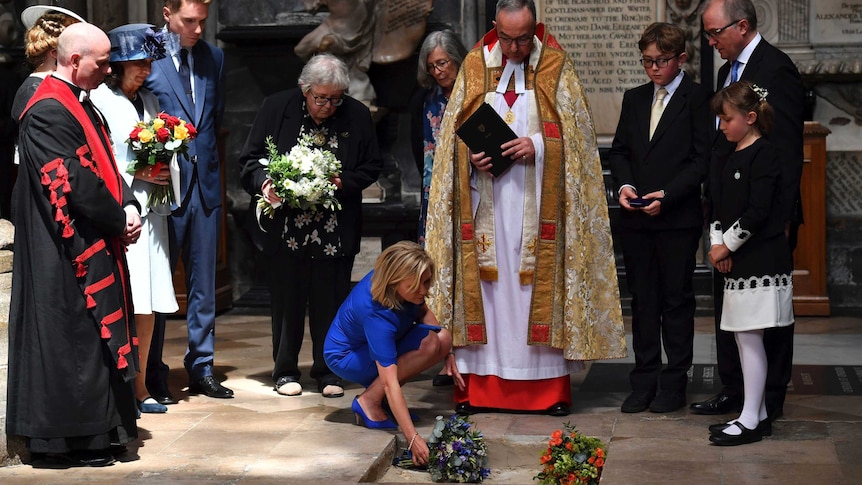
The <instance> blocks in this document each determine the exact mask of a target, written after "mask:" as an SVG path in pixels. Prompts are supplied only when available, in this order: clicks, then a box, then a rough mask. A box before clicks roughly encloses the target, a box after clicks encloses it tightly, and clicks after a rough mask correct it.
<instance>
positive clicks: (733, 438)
mask: <svg viewBox="0 0 862 485" xmlns="http://www.w3.org/2000/svg"><path fill="white" fill-rule="evenodd" d="M731 426H736V427H738V428H739V429H741V430H742V433H740V434H738V435H731V434H725V432H724V431H721V432H719V433H716V434H712V435H710V436H709V441H711V442H713V443H715V444H716V445H718V446H737V445H746V444H748V443H754V442H757V441H760V440H762V439H763V433H762V432H761V431H758V429H757V428H759V427H760V426H757V427H756V428H754V429H748V428H746V427H745V426H743V425H742V423H740V422H739V421H735V422H734V423H733V424H732V425H731Z"/></svg>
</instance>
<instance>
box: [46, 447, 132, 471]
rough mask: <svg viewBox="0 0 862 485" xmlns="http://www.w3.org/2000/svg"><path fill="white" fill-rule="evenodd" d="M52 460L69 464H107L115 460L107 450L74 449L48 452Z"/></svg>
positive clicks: (95, 465) (94, 465) (92, 465)
mask: <svg viewBox="0 0 862 485" xmlns="http://www.w3.org/2000/svg"><path fill="white" fill-rule="evenodd" d="M48 457H49V458H50V459H52V460H54V461H57V462H60V463H63V464H65V465H69V466H91V467H100V466H108V465H110V464H112V463H114V462H115V461H116V459H115V458H114V456H113V455H112V454H111V453H110V452H109V451H108V450H76V451H70V452H68V453H57V454H50V455H48Z"/></svg>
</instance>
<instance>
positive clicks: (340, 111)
mask: <svg viewBox="0 0 862 485" xmlns="http://www.w3.org/2000/svg"><path fill="white" fill-rule="evenodd" d="M298 85H299V86H298V87H297V88H293V89H289V90H286V91H281V92H278V93H275V94H273V95H271V96H269V97H267V98H266V99H265V100H264V102H263V104H262V105H261V108H260V110H259V111H258V114H257V117H256V118H255V121H254V125H253V126H252V128H251V131H250V132H249V135H248V138H247V139H246V142H245V146H244V147H243V149H242V153H241V154H240V159H239V164H240V177H241V181H242V185H243V187H244V188H245V190H246V191H247V192H248V193H250V194H252V195H253V196H256V197H258V200H259V204H258V208H259V209H260V210H259V213H260V218H259V222H260V225H261V228H262V229H263V230H264V231H266V238H265V242H264V247H263V252H264V254H265V255H266V256H267V261H268V267H269V268H270V275H269V281H270V285H269V287H270V300H271V303H270V311H271V315H272V355H273V360H274V367H273V371H272V378H273V381H274V383H275V386H274V387H275V390H276V391H277V392H278V393H279V394H282V395H286V396H298V395H300V394H302V386H301V385H300V377H301V372H300V370H299V362H298V360H299V350H300V347H301V345H302V339H303V335H304V329H305V314H306V309H307V310H308V320H309V328H310V330H311V339H312V345H313V347H314V348H313V356H314V363H313V365H312V367H311V378H313V379H314V380H316V381H317V390H318V392H320V393H321V394H322V395H323V397H341V396H343V395H344V389H343V385H342V382H341V379H340V378H339V377H338V376H336V375H335V374H334V373H333V372H332V371H331V370H330V369H329V367H328V366H327V365H326V362H325V361H324V358H323V342H324V340H325V338H326V333H327V331H328V330H329V326H330V324H331V323H332V320H333V318H334V317H335V313H336V311H337V310H338V307H339V306H340V305H341V302H342V301H343V300H344V299H345V298H346V297H347V294H348V293H349V292H350V273H351V271H352V269H353V260H354V258H355V256H356V254H357V253H358V252H359V239H360V236H361V234H362V190H363V189H364V188H366V187H368V186H369V185H371V184H372V183H373V182H374V181H376V180H377V177H378V176H379V175H380V171H381V169H382V168H383V160H382V159H381V157H380V154H379V152H378V148H377V139H376V136H375V134H374V124H373V122H372V120H371V114H370V112H369V111H368V108H367V107H366V106H365V105H364V104H362V103H360V102H359V101H356V100H355V99H353V98H351V97H349V96H347V95H346V91H347V86H348V85H349V78H348V74H347V66H346V65H345V64H344V62H342V61H341V60H340V59H338V58H337V57H335V56H332V55H330V54H319V55H317V56H314V57H312V58H311V60H309V61H308V63H307V64H306V65H305V67H304V68H303V70H302V72H301V73H300V75H299V81H298Z"/></svg>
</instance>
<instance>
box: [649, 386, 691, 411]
mask: <svg viewBox="0 0 862 485" xmlns="http://www.w3.org/2000/svg"><path fill="white" fill-rule="evenodd" d="M683 406H685V393H684V392H677V391H662V392H659V393H658V396H656V397H655V399H653V401H652V403H650V405H649V410H650V411H652V412H654V413H672V412H674V411H676V410H677V409H682V408H683Z"/></svg>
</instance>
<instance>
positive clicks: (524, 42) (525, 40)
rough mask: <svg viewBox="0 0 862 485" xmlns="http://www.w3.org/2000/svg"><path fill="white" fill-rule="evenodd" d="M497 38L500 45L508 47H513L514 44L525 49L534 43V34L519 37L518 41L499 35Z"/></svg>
mask: <svg viewBox="0 0 862 485" xmlns="http://www.w3.org/2000/svg"><path fill="white" fill-rule="evenodd" d="M497 38H498V39H500V43H501V44H503V45H506V46H509V45H512V42H514V43H516V44H518V47H524V46H525V45H527V44H529V43H530V42H532V41H533V34H530V35H524V36H521V37H518V38H517V39H513V38H511V37H506V36H505V35H500V34H497Z"/></svg>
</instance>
